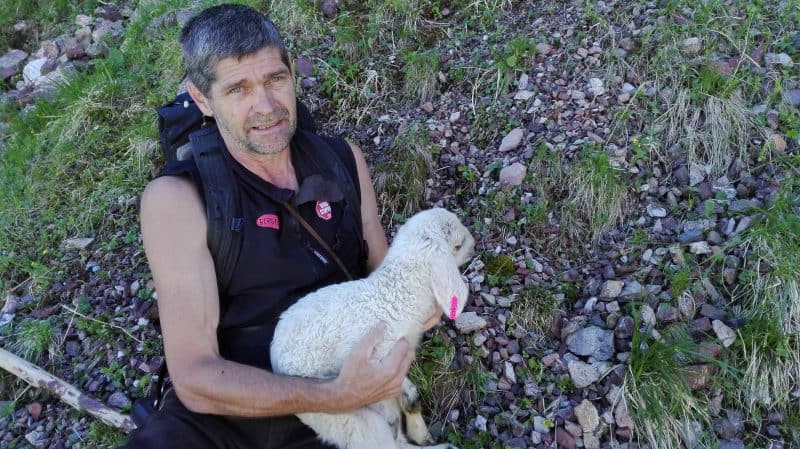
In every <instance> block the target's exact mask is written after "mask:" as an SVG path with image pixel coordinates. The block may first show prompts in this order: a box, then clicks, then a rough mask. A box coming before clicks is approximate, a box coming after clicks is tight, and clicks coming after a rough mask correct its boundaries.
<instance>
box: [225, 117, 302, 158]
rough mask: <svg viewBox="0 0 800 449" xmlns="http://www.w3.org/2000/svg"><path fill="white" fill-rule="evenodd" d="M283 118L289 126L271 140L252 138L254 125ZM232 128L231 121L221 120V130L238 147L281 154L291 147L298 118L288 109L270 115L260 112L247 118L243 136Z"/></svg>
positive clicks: (249, 151) (256, 152)
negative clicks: (290, 143) (251, 133)
mask: <svg viewBox="0 0 800 449" xmlns="http://www.w3.org/2000/svg"><path fill="white" fill-rule="evenodd" d="M281 120H286V122H287V124H288V126H287V127H286V128H285V129H284V130H282V132H281V133H279V134H277V135H275V136H274V137H273V139H271V140H269V141H261V142H257V141H255V140H253V139H251V138H250V135H249V132H250V129H251V128H252V127H254V126H259V125H262V124H267V125H268V124H275V123H277V122H279V121H281ZM231 128H232V127H231V124H230V123H228V122H227V121H225V120H223V121H221V123H220V132H222V133H223V135H227V137H228V138H230V139H231V140H233V142H234V143H235V144H236V146H237V147H239V148H241V149H242V150H244V151H246V152H248V153H252V154H257V155H262V156H271V155H275V154H279V153H281V152H282V151H283V150H285V149H287V148H288V147H289V142H291V140H292V137H293V136H294V133H295V131H296V130H297V120H296V119H293V118H292V117H291V114H290V113H289V111H288V110H286V109H282V110H279V111H277V112H274V113H272V114H269V115H261V114H260V115H257V116H254V117H251V118H250V119H248V120H247V122H246V124H245V129H244V130H243V131H244V134H243V135H241V136H239V135H237V134H236V133H233V132H232V130H231Z"/></svg>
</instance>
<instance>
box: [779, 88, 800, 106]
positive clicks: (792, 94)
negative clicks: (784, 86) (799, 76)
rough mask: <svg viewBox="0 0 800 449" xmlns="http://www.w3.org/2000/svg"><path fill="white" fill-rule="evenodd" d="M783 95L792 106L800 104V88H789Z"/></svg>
mask: <svg viewBox="0 0 800 449" xmlns="http://www.w3.org/2000/svg"><path fill="white" fill-rule="evenodd" d="M783 97H784V98H785V99H786V101H787V102H788V103H789V104H790V105H792V106H800V89H788V90H786V91H785V92H784V94H783Z"/></svg>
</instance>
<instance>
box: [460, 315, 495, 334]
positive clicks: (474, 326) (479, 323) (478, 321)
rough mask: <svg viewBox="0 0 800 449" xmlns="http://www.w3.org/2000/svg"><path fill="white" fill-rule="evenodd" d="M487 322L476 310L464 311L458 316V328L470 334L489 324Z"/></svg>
mask: <svg viewBox="0 0 800 449" xmlns="http://www.w3.org/2000/svg"><path fill="white" fill-rule="evenodd" d="M487 324H488V323H487V322H486V320H485V319H483V318H482V317H479V316H478V314H477V313H475V312H464V313H462V314H461V315H459V316H458V318H456V321H455V325H456V329H458V331H459V332H461V333H462V334H469V333H472V332H475V331H477V330H481V329H483V328H485V327H486V326H487Z"/></svg>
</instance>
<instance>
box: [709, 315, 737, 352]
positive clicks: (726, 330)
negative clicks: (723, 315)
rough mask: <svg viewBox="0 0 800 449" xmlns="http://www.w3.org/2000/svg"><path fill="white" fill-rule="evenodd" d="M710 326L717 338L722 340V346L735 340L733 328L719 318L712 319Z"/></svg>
mask: <svg viewBox="0 0 800 449" xmlns="http://www.w3.org/2000/svg"><path fill="white" fill-rule="evenodd" d="M711 326H712V327H713V329H714V333H715V334H716V335H717V338H719V340H720V341H721V342H722V346H724V347H726V348H727V347H729V346H730V345H732V344H733V342H734V341H736V332H734V330H733V329H731V328H730V327H728V326H726V325H725V323H723V322H722V321H720V320H714V321H712V322H711Z"/></svg>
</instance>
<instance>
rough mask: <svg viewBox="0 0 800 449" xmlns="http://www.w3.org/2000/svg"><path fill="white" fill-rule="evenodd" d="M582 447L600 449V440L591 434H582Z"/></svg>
mask: <svg viewBox="0 0 800 449" xmlns="http://www.w3.org/2000/svg"><path fill="white" fill-rule="evenodd" d="M583 447H584V448H586V449H600V438H598V437H597V436H596V435H593V434H583Z"/></svg>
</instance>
